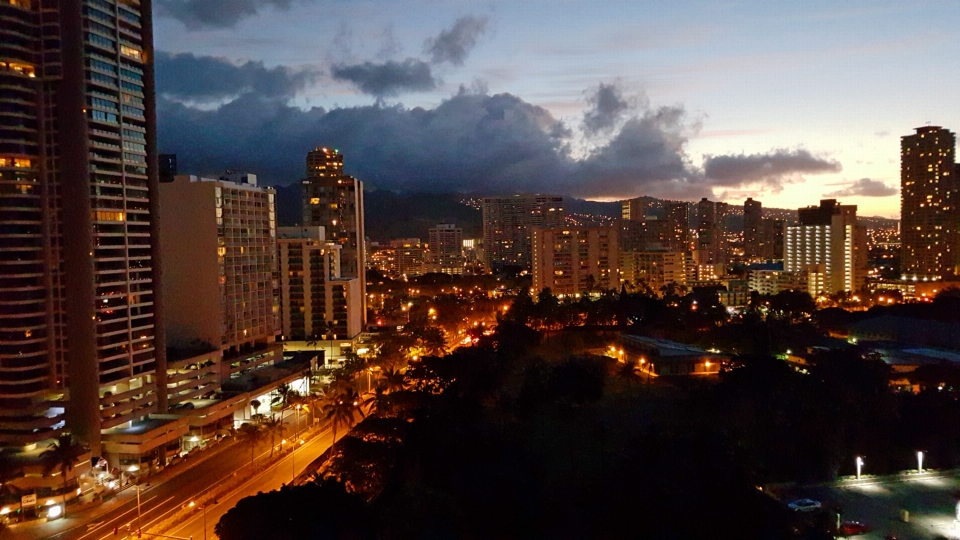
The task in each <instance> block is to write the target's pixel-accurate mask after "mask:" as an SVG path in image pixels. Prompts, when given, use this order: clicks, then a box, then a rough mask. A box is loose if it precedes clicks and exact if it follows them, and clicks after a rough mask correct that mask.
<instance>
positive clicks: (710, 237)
mask: <svg viewBox="0 0 960 540" xmlns="http://www.w3.org/2000/svg"><path fill="white" fill-rule="evenodd" d="M721 204H723V205H724V207H725V206H726V203H715V202H712V201H709V200H707V198H706V197H704V198H703V199H701V200H700V202H698V203H697V247H696V259H697V264H698V265H700V266H707V265H710V266H716V265H725V264H726V262H727V261H726V254H725V251H724V247H725V245H726V242H725V241H724V239H723V228H722V226H721V223H722V221H723V216H724V215H725V213H724V208H723V207H719V206H718V205H721Z"/></svg>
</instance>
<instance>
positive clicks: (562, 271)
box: [531, 227, 620, 295]
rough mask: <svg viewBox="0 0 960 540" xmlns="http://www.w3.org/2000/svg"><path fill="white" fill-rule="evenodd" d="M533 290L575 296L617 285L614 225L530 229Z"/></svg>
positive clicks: (617, 253)
mask: <svg viewBox="0 0 960 540" xmlns="http://www.w3.org/2000/svg"><path fill="white" fill-rule="evenodd" d="M531 243H532V251H533V253H532V260H533V291H534V292H535V293H536V292H539V291H541V290H543V289H547V288H549V289H550V290H551V292H553V294H562V295H576V294H583V293H587V292H592V291H601V290H608V289H616V288H618V287H619V286H620V248H619V242H618V234H617V228H616V227H571V228H553V229H542V228H539V227H535V228H534V229H533V230H532V238H531Z"/></svg>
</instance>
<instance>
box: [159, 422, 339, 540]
mask: <svg viewBox="0 0 960 540" xmlns="http://www.w3.org/2000/svg"><path fill="white" fill-rule="evenodd" d="M332 443H333V435H332V433H331V430H330V429H326V430H325V431H323V432H322V433H321V434H320V435H319V436H317V437H315V438H314V439H312V440H311V441H310V442H308V443H305V444H304V445H303V446H301V447H300V448H298V449H297V451H296V453H294V454H293V455H288V456H286V457H284V458H283V459H281V460H280V461H278V462H277V463H275V464H273V465H272V466H271V467H270V468H269V469H267V470H266V471H264V472H263V473H261V474H259V475H257V476H256V477H254V478H251V479H250V480H248V481H247V483H245V484H243V485H242V486H241V487H240V489H238V490H236V491H234V492H233V493H232V494H231V495H230V496H228V497H225V498H223V499H221V500H219V501H218V502H217V504H215V505H211V506H209V507H208V508H207V510H206V516H204V515H203V512H200V513H198V514H197V515H196V516H195V517H194V518H193V519H191V520H190V521H188V522H186V523H184V524H183V525H181V526H179V527H177V528H176V529H174V530H172V531H169V532H167V533H166V534H168V535H170V536H178V537H181V538H191V537H192V538H193V540H203V539H213V538H216V535H214V534H213V528H214V526H215V525H216V524H217V522H218V521H219V520H220V517H221V516H223V515H224V514H225V513H227V511H229V510H230V509H231V508H233V507H234V506H236V504H237V502H238V501H240V499H243V498H244V497H249V496H251V495H256V494H257V493H260V492H262V491H273V490H275V489H280V487H281V486H283V485H284V484H286V483H287V482H290V479H291V478H292V477H293V476H295V474H300V473H301V472H303V468H304V467H306V466H307V465H309V464H310V462H312V461H313V460H315V459H317V458H318V457H320V454H322V453H323V452H325V451H326V450H327V448H329V447H330V445H331V444H332ZM204 530H206V534H204Z"/></svg>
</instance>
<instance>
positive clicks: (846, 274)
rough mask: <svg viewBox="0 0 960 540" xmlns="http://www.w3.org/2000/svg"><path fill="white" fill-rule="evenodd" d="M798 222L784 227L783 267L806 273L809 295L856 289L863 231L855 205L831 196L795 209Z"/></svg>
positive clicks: (861, 273) (863, 259) (861, 271)
mask: <svg viewBox="0 0 960 540" xmlns="http://www.w3.org/2000/svg"><path fill="white" fill-rule="evenodd" d="M798 214H799V224H798V225H790V226H788V227H786V233H785V234H784V255H783V259H784V260H783V269H784V270H785V271H787V272H795V273H797V274H802V275H803V276H805V277H806V279H805V281H806V282H807V284H808V287H809V292H810V294H811V295H816V294H834V293H838V292H841V291H846V292H857V291H859V290H860V289H861V288H862V287H863V280H864V277H866V266H867V232H866V229H865V228H864V227H863V226H862V225H858V224H857V207H856V206H855V205H841V204H839V203H837V201H835V200H833V199H829V200H823V201H820V206H808V207H806V208H801V209H799V210H798Z"/></svg>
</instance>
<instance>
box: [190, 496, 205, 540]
mask: <svg viewBox="0 0 960 540" xmlns="http://www.w3.org/2000/svg"><path fill="white" fill-rule="evenodd" d="M196 504H197V503H195V502H193V501H190V508H193V507H194V506H196ZM200 510H201V511H202V512H203V540H207V505H206V504H201V505H200Z"/></svg>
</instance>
